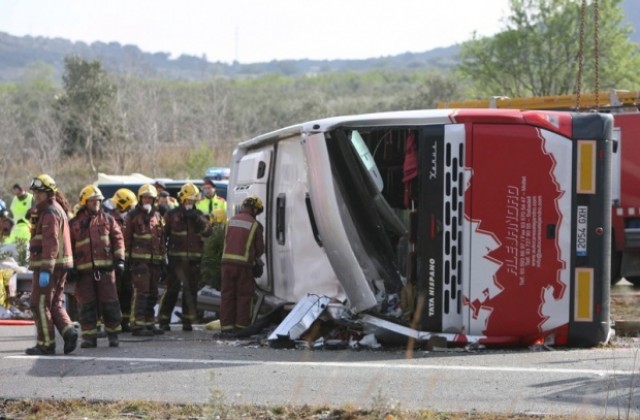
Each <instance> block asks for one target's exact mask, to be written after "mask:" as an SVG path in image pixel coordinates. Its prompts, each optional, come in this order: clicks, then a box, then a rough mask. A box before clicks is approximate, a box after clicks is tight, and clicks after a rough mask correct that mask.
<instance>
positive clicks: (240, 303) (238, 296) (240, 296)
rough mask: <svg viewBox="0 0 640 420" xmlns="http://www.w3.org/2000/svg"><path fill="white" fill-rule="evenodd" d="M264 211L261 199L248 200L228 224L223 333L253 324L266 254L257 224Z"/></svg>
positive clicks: (231, 332) (258, 224)
mask: <svg viewBox="0 0 640 420" xmlns="http://www.w3.org/2000/svg"><path fill="white" fill-rule="evenodd" d="M262 211H263V206H262V201H261V200H260V198H258V197H256V196H250V197H247V198H246V199H245V200H244V201H243V202H242V207H240V211H239V212H238V214H236V215H235V216H233V217H232V218H231V219H230V220H229V221H228V223H227V228H226V232H225V239H224V250H223V251H222V287H221V290H220V292H221V302H220V327H221V330H222V333H228V334H233V333H234V332H236V331H238V330H239V329H242V328H245V327H247V326H248V325H249V324H250V322H251V300H252V298H253V292H254V287H255V285H254V280H253V278H254V273H253V269H254V266H255V265H256V261H258V260H259V259H260V257H261V256H262V254H263V253H264V238H263V237H262V225H260V223H259V222H258V221H257V220H256V216H258V215H259V214H260V213H262Z"/></svg>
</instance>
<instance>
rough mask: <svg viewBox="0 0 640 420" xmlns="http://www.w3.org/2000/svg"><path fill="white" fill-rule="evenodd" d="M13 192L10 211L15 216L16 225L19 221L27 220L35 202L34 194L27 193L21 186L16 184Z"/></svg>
mask: <svg viewBox="0 0 640 420" xmlns="http://www.w3.org/2000/svg"><path fill="white" fill-rule="evenodd" d="M11 191H12V192H13V199H12V200H11V205H10V206H9V210H11V214H12V215H13V223H14V224H16V223H17V222H18V220H20V219H26V216H27V213H28V212H29V210H30V209H31V208H33V207H34V206H35V201H34V200H33V194H31V193H29V192H28V191H25V190H24V188H22V186H21V185H20V184H14V186H13V187H12V188H11Z"/></svg>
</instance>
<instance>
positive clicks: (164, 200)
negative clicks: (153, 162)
mask: <svg viewBox="0 0 640 420" xmlns="http://www.w3.org/2000/svg"><path fill="white" fill-rule="evenodd" d="M153 186H154V187H156V191H158V209H160V212H161V213H162V215H164V214H165V213H166V212H167V211H169V210H171V209H175V208H176V207H178V200H176V199H175V197H171V194H169V191H167V186H166V185H165V183H164V182H163V181H161V180H157V181H156V182H155V183H154V184H153Z"/></svg>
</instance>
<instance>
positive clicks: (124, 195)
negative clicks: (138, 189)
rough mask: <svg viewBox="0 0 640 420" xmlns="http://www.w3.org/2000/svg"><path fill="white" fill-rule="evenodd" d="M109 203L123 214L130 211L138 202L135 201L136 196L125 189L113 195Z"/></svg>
mask: <svg viewBox="0 0 640 420" xmlns="http://www.w3.org/2000/svg"><path fill="white" fill-rule="evenodd" d="M111 201H112V202H113V204H114V205H115V206H116V209H118V211H119V212H121V213H124V212H125V211H129V210H131V209H132V208H133V207H135V205H136V204H138V200H137V199H136V195H135V194H134V193H133V191H131V190H130V189H127V188H120V189H119V190H118V191H116V193H115V194H113V197H112V198H111Z"/></svg>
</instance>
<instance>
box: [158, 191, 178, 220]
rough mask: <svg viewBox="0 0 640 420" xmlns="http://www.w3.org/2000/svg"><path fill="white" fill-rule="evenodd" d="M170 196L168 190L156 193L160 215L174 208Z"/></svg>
mask: <svg viewBox="0 0 640 420" xmlns="http://www.w3.org/2000/svg"><path fill="white" fill-rule="evenodd" d="M172 198H173V197H171V196H170V195H169V192H168V191H160V192H159V193H158V211H160V214H161V215H162V216H165V215H166V214H167V212H168V211H169V210H171V209H174V208H176V206H174V205H173V204H172V202H171V199H172Z"/></svg>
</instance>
